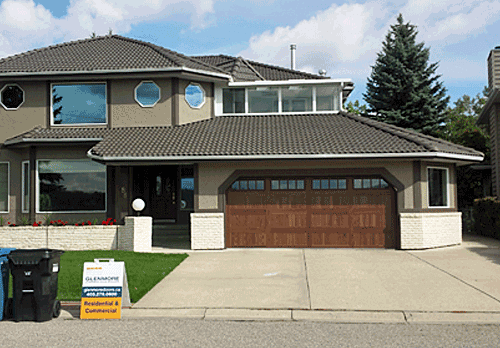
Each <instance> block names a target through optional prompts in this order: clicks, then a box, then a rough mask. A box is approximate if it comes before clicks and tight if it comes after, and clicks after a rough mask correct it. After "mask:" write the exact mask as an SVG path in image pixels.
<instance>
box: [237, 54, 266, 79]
mask: <svg viewBox="0 0 500 348" xmlns="http://www.w3.org/2000/svg"><path fill="white" fill-rule="evenodd" d="M238 58H240V59H241V61H242V62H243V63H244V64H245V65H246V66H247V67H248V68H250V70H252V71H253V72H254V73H255V75H257V76H258V77H259V78H260V79H261V80H262V81H265V80H266V79H265V78H264V77H263V76H262V75H261V74H260V73H259V72H258V71H257V70H255V68H254V67H253V66H252V64H250V63H248V62H247V60H246V59H245V58H243V57H241V56H240V57H238Z"/></svg>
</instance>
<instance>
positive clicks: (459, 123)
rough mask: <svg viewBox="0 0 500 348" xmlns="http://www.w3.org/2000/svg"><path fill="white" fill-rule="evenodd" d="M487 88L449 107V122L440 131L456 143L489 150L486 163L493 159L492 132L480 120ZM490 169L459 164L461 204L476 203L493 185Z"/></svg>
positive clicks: (447, 112)
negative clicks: (479, 122)
mask: <svg viewBox="0 0 500 348" xmlns="http://www.w3.org/2000/svg"><path fill="white" fill-rule="evenodd" d="M487 95H488V93H487V89H486V88H485V89H484V90H483V96H482V97H481V96H480V95H479V94H477V95H476V96H475V97H473V98H471V97H469V96H468V95H464V96H462V97H461V98H459V99H458V100H457V101H456V102H455V103H454V104H455V106H454V107H449V108H448V109H447V110H446V118H445V126H444V127H443V128H442V129H441V130H439V131H438V133H437V135H438V136H439V137H441V138H443V139H445V140H448V141H451V142H453V143H455V144H458V145H462V146H467V147H471V148H473V149H475V150H477V151H481V152H483V153H484V154H485V160H484V164H488V163H490V142H489V136H488V134H487V133H486V132H485V131H484V130H483V129H481V128H480V127H478V126H477V124H476V121H477V119H478V117H479V115H480V114H481V110H482V109H483V106H484V104H485V103H486V100H487ZM487 176H488V173H487V172H485V171H482V170H477V169H474V168H473V167H472V166H470V165H468V166H461V167H458V168H457V192H458V204H459V206H460V207H468V206H472V204H473V203H474V199H475V198H481V197H483V196H484V193H485V192H489V187H485V185H487V184H486V182H488V180H486V178H487Z"/></svg>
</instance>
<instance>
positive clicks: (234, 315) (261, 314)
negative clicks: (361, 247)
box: [60, 302, 500, 325]
mask: <svg viewBox="0 0 500 348" xmlns="http://www.w3.org/2000/svg"><path fill="white" fill-rule="evenodd" d="M60 318H61V319H79V318H80V304H79V303H67V302H66V303H63V304H62V313H61V316H60ZM146 318H150V319H151V318H170V319H197V320H222V321H295V322H300V321H316V322H330V323H338V324H341V323H344V324H346V323H350V324H353V323H356V324H409V325H415V324H494V325H500V312H463V311H457V312H418V311H404V310H403V311H369V310H367V311H362V310H309V309H262V308H259V309H250V308H137V307H131V308H123V309H122V319H124V320H130V319H146Z"/></svg>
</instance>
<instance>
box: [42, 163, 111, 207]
mask: <svg viewBox="0 0 500 348" xmlns="http://www.w3.org/2000/svg"><path fill="white" fill-rule="evenodd" d="M37 163H38V164H37V169H38V182H37V197H38V202H37V208H38V209H37V211H38V212H78V211H100V212H104V211H106V166H105V165H102V164H99V163H96V162H92V161H90V160H39V161H37Z"/></svg>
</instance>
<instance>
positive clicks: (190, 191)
mask: <svg viewBox="0 0 500 348" xmlns="http://www.w3.org/2000/svg"><path fill="white" fill-rule="evenodd" d="M181 210H187V211H194V171H193V168H182V169H181Z"/></svg>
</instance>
